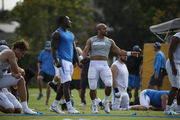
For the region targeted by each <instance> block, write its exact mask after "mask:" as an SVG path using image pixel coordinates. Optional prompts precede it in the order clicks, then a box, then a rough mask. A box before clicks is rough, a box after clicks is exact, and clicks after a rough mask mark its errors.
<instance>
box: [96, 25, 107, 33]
mask: <svg viewBox="0 0 180 120" xmlns="http://www.w3.org/2000/svg"><path fill="white" fill-rule="evenodd" d="M102 25H105V26H106V24H104V23H99V24H97V25H96V30H97V31H98V30H99V27H100V26H102Z"/></svg>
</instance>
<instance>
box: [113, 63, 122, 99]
mask: <svg viewBox="0 0 180 120" xmlns="http://www.w3.org/2000/svg"><path fill="white" fill-rule="evenodd" d="M111 71H112V77H113V88H114V90H115V96H116V97H117V98H119V97H120V92H119V90H118V86H117V82H116V78H117V76H118V72H119V70H118V68H117V66H116V65H112V66H111Z"/></svg>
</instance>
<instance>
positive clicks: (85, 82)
mask: <svg viewBox="0 0 180 120" xmlns="http://www.w3.org/2000/svg"><path fill="white" fill-rule="evenodd" d="M88 69H89V62H87V63H85V64H83V67H82V72H81V88H82V89H86V87H88V86H89V84H88Z"/></svg>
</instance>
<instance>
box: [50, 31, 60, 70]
mask: <svg viewBox="0 0 180 120" xmlns="http://www.w3.org/2000/svg"><path fill="white" fill-rule="evenodd" d="M60 38H61V35H60V32H58V31H55V32H54V33H53V34H52V41H51V48H52V56H53V59H54V62H55V64H56V66H57V67H60V66H61V64H60V63H59V61H58V59H57V55H56V50H57V49H58V45H59V41H60Z"/></svg>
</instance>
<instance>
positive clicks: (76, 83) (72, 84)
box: [70, 80, 81, 90]
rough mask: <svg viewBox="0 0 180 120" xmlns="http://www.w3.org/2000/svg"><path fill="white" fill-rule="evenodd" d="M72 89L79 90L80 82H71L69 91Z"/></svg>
mask: <svg viewBox="0 0 180 120" xmlns="http://www.w3.org/2000/svg"><path fill="white" fill-rule="evenodd" d="M72 89H76V90H79V89H81V80H72V81H71V84H70V90H72Z"/></svg>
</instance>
